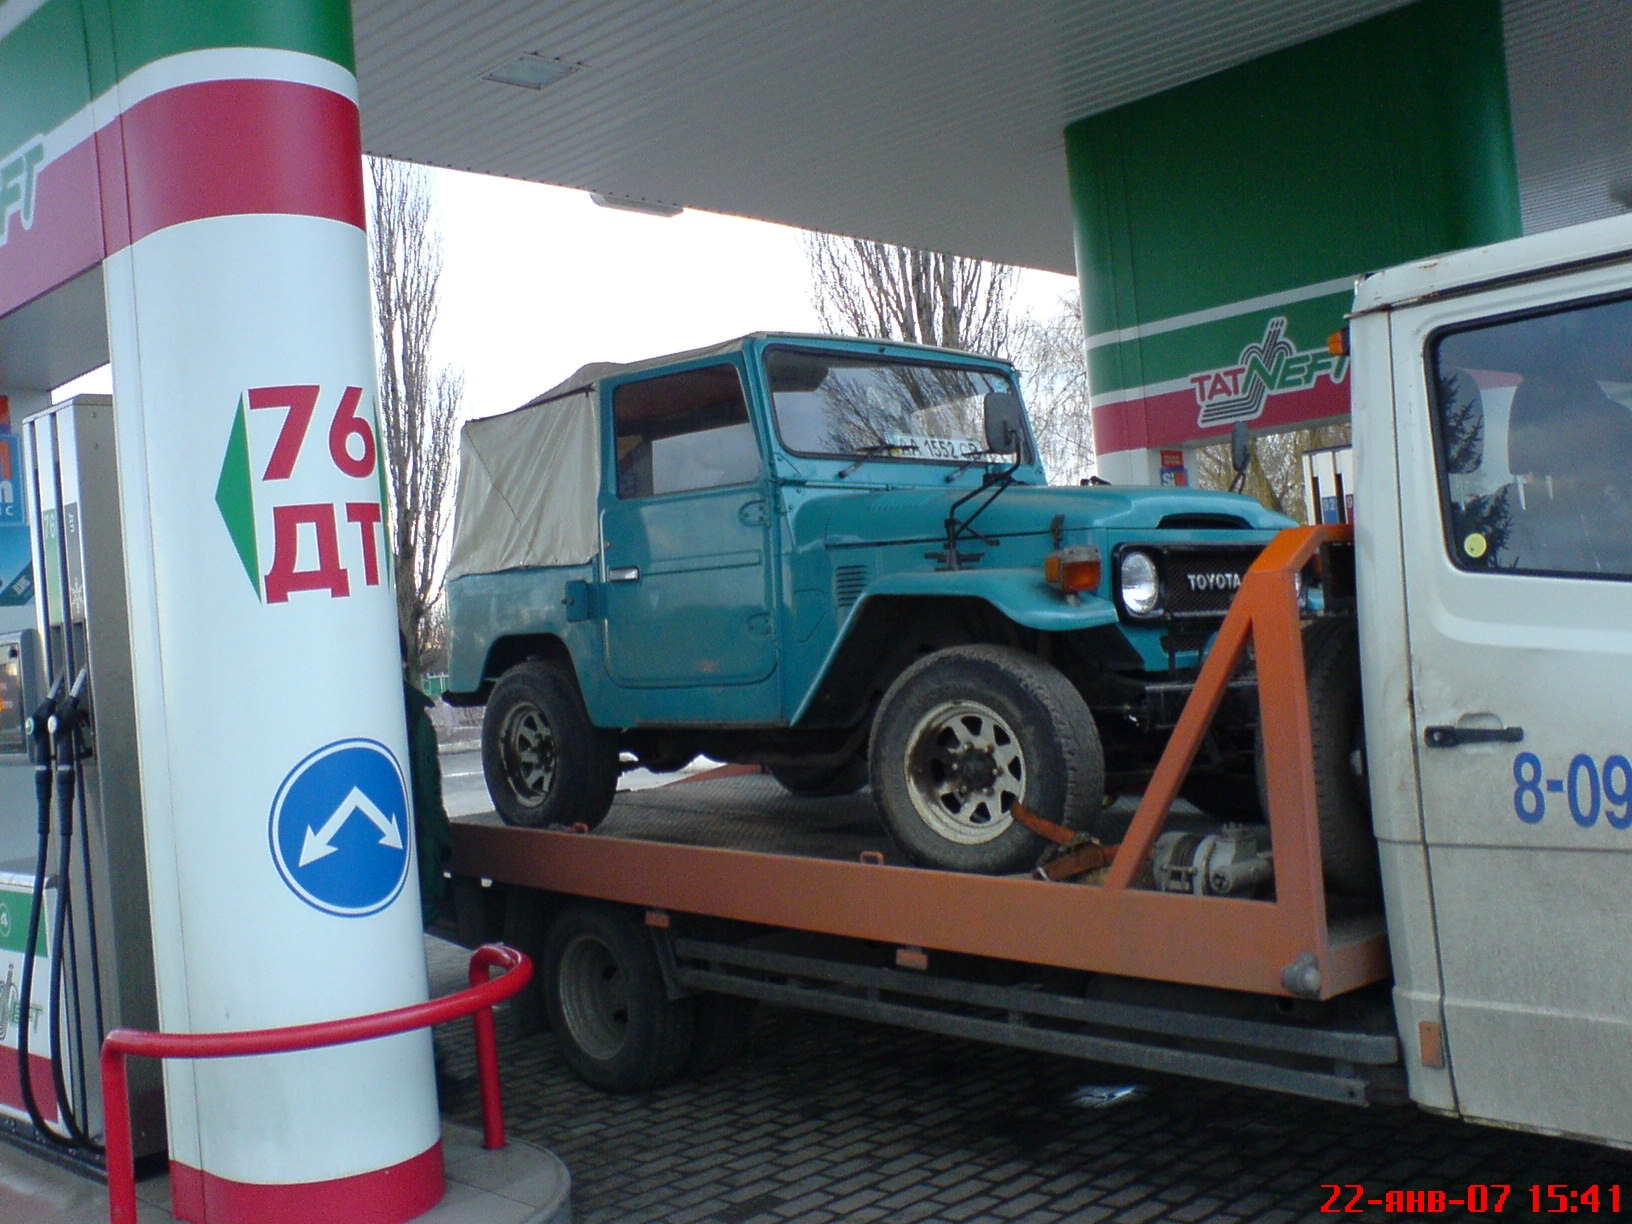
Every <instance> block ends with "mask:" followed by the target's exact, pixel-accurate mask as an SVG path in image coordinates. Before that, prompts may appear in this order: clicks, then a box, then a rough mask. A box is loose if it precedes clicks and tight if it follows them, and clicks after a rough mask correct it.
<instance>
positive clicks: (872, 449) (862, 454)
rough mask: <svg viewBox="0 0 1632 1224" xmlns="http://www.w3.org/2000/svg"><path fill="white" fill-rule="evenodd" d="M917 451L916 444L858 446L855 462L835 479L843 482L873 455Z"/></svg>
mask: <svg viewBox="0 0 1632 1224" xmlns="http://www.w3.org/2000/svg"><path fill="white" fill-rule="evenodd" d="M917 449H918V444H917V443H916V442H907V443H899V442H872V443H869V444H868V445H866V446H858V447H857V448H856V461H855V462H854V463H852V464H851V465H850V466H849V467H847V468H845V469H844V470H843V471H842V472H840V473H839V474H838V476H837V478H836V479H839V480H843V479H844V478H845V477H846V476H848V475H850V473H851V472H853V471H855V470H856V469H857V468H859V467H860V466H861V465H862V464H864V463H866V462H867V460H869V459H871V458H873V456H875V455H882V454H883V453H884V452H885V451H902V452H904V453H905V452H911V451H916V450H917Z"/></svg>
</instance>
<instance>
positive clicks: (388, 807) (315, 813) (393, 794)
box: [269, 739, 413, 918]
mask: <svg viewBox="0 0 1632 1224" xmlns="http://www.w3.org/2000/svg"><path fill="white" fill-rule="evenodd" d="M269 835H270V839H271V843H272V861H273V862H274V863H276V864H277V867H278V874H279V875H281V876H282V877H283V882H284V883H285V884H287V885H288V886H289V888H290V889H291V891H293V892H294V894H295V895H296V896H297V897H299V898H300V899H301V900H302V901H304V902H306V904H308V905H310V906H313V907H314V908H316V909H320V910H322V911H323V912H324V913H326V914H336V915H339V916H340V917H342V918H360V917H362V916H363V915H365V914H374V913H378V912H379V911H380V910H382V909H384V908H385V907H386V906H388V905H390V904H391V902H392V901H394V900H395V899H396V897H397V894H398V893H400V892H401V891H402V886H403V883H404V882H405V881H406V880H407V879H408V863H409V858H410V854H411V842H412V836H413V826H412V824H411V823H410V820H409V815H408V788H407V786H406V785H405V784H404V782H403V776H402V767H401V766H400V765H398V764H397V759H396V758H395V757H394V756H392V755H391V753H390V751H389V750H387V749H386V747H385V745H383V744H379V743H376V742H375V741H374V740H369V739H346V740H339V741H337V742H336V743H333V744H327V745H325V746H324V747H322V748H319V749H318V750H317V751H316V752H314V753H312V754H311V755H310V756H308V757H307V758H306V759H305V760H304V761H302V762H301V763H300V764H299V765H296V766H295V767H294V769H293V770H291V771H290V773H289V776H288V777H287V778H285V779H284V780H283V784H282V785H281V786H279V787H278V794H277V798H276V799H274V800H273V801H272V819H271V824H270V831H269Z"/></svg>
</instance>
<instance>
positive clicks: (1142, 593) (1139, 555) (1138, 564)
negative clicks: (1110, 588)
mask: <svg viewBox="0 0 1632 1224" xmlns="http://www.w3.org/2000/svg"><path fill="white" fill-rule="evenodd" d="M1116 586H1117V593H1118V594H1119V595H1120V596H1121V598H1122V606H1123V607H1124V608H1126V609H1127V610H1128V615H1130V616H1149V615H1151V614H1152V613H1154V612H1156V611H1157V610H1158V609H1159V608H1160V606H1161V602H1162V586H1161V581H1160V579H1159V577H1158V575H1157V572H1156V559H1155V558H1154V557H1152V556H1151V555H1150V554H1149V553H1148V552H1141V551H1140V550H1139V549H1136V548H1134V549H1129V550H1128V551H1127V552H1125V553H1123V554H1122V558H1121V560H1120V561H1118V562H1117V567H1116Z"/></svg>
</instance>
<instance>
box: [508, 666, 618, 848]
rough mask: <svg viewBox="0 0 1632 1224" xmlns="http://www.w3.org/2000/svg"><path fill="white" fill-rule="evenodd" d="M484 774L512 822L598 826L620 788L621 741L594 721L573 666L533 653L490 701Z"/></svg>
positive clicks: (514, 669)
mask: <svg viewBox="0 0 1632 1224" xmlns="http://www.w3.org/2000/svg"><path fill="white" fill-rule="evenodd" d="M482 772H483V774H484V775H485V776H486V778H487V792H488V794H489V795H490V796H491V797H492V799H493V806H494V807H495V808H496V809H497V810H498V813H499V815H500V816H501V817H503V818H504V821H505V823H506V824H513V825H523V826H525V827H527V828H539V827H542V826H545V825H554V824H565V825H571V824H584V825H589V826H591V827H593V826H595V825H596V824H599V823H600V821H601V818H602V817H603V816H605V815H606V810H607V809H608V808H609V807H611V806H612V795H613V793H614V792H615V791H616V790H617V785H618V748H617V741H616V739H615V737H614V736H613V735H612V734H611V733H610V732H607V731H603V730H601V729H600V728H598V727H596V726H594V725H593V724H592V723H591V722H590V721H589V713H588V711H586V710H585V709H584V699H583V697H582V695H581V694H580V693H579V691H578V682H577V680H576V679H575V678H574V677H573V675H572V673H571V671H569V670H568V669H567V667H566V666H564V665H563V664H560V663H555V662H550V661H547V660H543V659H529V660H528V661H527V662H525V663H518V664H517V665H516V666H515V667H512V668H511V669H510V670H509V671H507V672H505V673H504V675H503V676H502V677H500V679H499V682H498V683H497V684H495V685H494V686H493V692H492V694H491V695H490V696H489V697H488V699H487V713H486V715H485V716H484V717H483V719H482Z"/></svg>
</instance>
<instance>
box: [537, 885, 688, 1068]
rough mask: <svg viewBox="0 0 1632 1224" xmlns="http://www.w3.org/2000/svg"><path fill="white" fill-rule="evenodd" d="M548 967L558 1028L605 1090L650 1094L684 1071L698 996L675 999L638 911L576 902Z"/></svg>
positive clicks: (571, 1058) (554, 931) (569, 1060)
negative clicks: (665, 985)
mask: <svg viewBox="0 0 1632 1224" xmlns="http://www.w3.org/2000/svg"><path fill="white" fill-rule="evenodd" d="M543 965H544V1005H545V1008H546V1010H547V1012H548V1014H549V1020H550V1029H551V1031H552V1032H554V1034H555V1039H556V1045H557V1046H558V1048H559V1049H560V1051H561V1057H562V1058H563V1059H564V1060H565V1061H566V1064H567V1066H569V1067H571V1068H572V1070H573V1073H574V1074H575V1075H577V1076H578V1078H579V1079H581V1080H583V1081H584V1082H585V1083H586V1084H588V1085H590V1086H591V1087H593V1088H599V1089H601V1090H602V1091H603V1092H644V1091H645V1090H647V1089H649V1088H659V1087H661V1086H663V1085H664V1084H667V1083H669V1082H670V1081H672V1080H673V1079H675V1078H676V1077H677V1076H678V1075H679V1073H680V1070H681V1068H682V1067H683V1066H684V1065H685V1062H686V1056H687V1055H688V1054H689V1053H690V1051H691V1037H692V1026H693V1003H694V1000H692V999H690V998H682V999H671V998H669V996H668V991H667V990H666V989H665V987H664V985H663V973H662V971H661V970H660V969H659V968H658V963H657V953H656V950H655V949H654V948H653V947H652V939H651V935H650V934H649V933H648V932H647V930H646V928H645V927H644V926H642V925H641V922H640V920H639V919H638V918H637V917H636V916H635V915H634V914H632V913H630V912H628V911H625V910H621V909H614V908H612V907H610V906H601V905H586V904H583V903H576V904H572V905H568V906H567V907H565V908H564V909H563V910H562V911H561V912H560V913H559V914H558V915H557V916H556V919H555V921H554V922H553V923H552V924H551V926H550V934H549V938H548V939H547V940H546V941H545V943H544V958H543Z"/></svg>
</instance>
